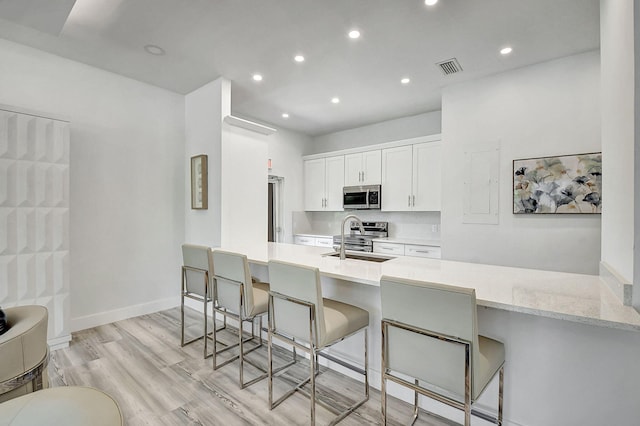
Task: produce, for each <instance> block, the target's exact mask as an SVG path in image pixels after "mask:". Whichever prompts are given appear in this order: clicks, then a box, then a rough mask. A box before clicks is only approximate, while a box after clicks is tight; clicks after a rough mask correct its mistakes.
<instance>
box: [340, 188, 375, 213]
mask: <svg viewBox="0 0 640 426" xmlns="http://www.w3.org/2000/svg"><path fill="white" fill-rule="evenodd" d="M342 207H344V208H345V209H368V208H369V190H362V189H350V188H349V187H345V188H344V190H343V192H342Z"/></svg>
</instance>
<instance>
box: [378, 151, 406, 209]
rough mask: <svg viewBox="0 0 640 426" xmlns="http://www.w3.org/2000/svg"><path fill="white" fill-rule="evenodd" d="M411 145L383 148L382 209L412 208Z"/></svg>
mask: <svg viewBox="0 0 640 426" xmlns="http://www.w3.org/2000/svg"><path fill="white" fill-rule="evenodd" d="M412 157H413V148H412V146H411V145H406V146H399V147H397V148H388V149H383V150H382V210H386V211H407V210H411V195H412V194H411V181H412V174H411V168H412Z"/></svg>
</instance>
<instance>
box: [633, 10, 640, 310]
mask: <svg viewBox="0 0 640 426" xmlns="http://www.w3.org/2000/svg"><path fill="white" fill-rule="evenodd" d="M634 6H635V7H634V9H633V33H634V34H633V40H634V45H633V57H634V65H635V70H634V71H635V72H634V74H635V75H634V77H635V78H634V85H633V89H634V90H633V91H634V95H635V96H634V98H635V99H634V108H635V111H640V90H639V88H640V7H637V6H638V2H637V1H636V2H634ZM634 115H635V122H634V148H635V149H634V166H635V167H634V179H633V181H634V182H636V183H637V182H640V115H638V114H634ZM633 206H634V212H635V215H634V234H635V235H634V253H633V283H634V284H633V306H634V307H635V308H636V310H640V197H638V196H635V197H634V203H633Z"/></svg>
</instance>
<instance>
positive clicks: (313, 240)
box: [293, 235, 333, 247]
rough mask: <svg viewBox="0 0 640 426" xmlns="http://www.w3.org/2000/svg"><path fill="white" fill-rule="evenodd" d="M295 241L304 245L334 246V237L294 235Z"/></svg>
mask: <svg viewBox="0 0 640 426" xmlns="http://www.w3.org/2000/svg"><path fill="white" fill-rule="evenodd" d="M293 243H294V244H299V245H302V246H317V247H333V237H314V236H309V235H294V236H293Z"/></svg>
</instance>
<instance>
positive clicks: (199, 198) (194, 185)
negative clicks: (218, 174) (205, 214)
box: [191, 154, 208, 210]
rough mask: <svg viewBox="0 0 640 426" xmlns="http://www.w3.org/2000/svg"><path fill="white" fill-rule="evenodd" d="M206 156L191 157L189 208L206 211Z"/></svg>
mask: <svg viewBox="0 0 640 426" xmlns="http://www.w3.org/2000/svg"><path fill="white" fill-rule="evenodd" d="M207 182H208V177H207V156H206V155H205V154H202V155H196V156H195V157H191V208H192V209H196V210H206V209H207V208H208V202H207V201H208V197H207V192H208V191H207Z"/></svg>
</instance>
